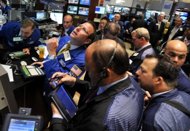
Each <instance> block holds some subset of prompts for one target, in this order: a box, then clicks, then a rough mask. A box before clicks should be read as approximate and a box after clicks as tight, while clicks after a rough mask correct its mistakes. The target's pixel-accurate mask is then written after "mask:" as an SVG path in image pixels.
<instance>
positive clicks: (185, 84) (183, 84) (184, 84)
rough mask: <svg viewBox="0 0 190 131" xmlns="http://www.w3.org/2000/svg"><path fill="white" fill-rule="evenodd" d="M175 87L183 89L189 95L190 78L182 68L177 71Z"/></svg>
mask: <svg viewBox="0 0 190 131" xmlns="http://www.w3.org/2000/svg"><path fill="white" fill-rule="evenodd" d="M177 88H178V90H180V91H185V92H186V93H188V94H189V95H190V79H189V78H188V76H187V75H186V74H185V72H183V70H182V69H181V71H180V72H179V76H178V85H177Z"/></svg>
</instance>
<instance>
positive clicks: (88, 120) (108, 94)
mask: <svg viewBox="0 0 190 131" xmlns="http://www.w3.org/2000/svg"><path fill="white" fill-rule="evenodd" d="M142 111H143V92H142V90H141V89H140V88H139V86H138V85H137V83H136V82H135V81H134V80H132V78H127V79H125V80H123V81H121V82H119V83H117V84H115V85H113V86H111V87H110V88H108V89H107V90H106V91H105V92H103V93H102V94H100V95H97V96H95V97H93V98H92V99H91V100H90V101H89V102H88V103H86V104H84V105H83V106H82V107H81V108H79V110H78V112H77V114H76V116H75V117H74V118H73V119H72V120H71V121H70V122H69V124H67V125H64V124H63V123H62V122H63V120H61V119H53V120H52V124H51V130H53V131H55V130H56V131H59V130H60V131H64V130H70V131H82V130H87V131H105V130H119V131H122V130H125V131H128V130H129V131H131V130H133V131H135V130H138V127H139V123H140V119H141V115H142Z"/></svg>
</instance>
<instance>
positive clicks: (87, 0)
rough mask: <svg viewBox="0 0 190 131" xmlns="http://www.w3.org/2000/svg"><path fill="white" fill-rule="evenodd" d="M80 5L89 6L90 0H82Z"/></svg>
mask: <svg viewBox="0 0 190 131" xmlns="http://www.w3.org/2000/svg"><path fill="white" fill-rule="evenodd" d="M80 5H88V6H90V0H80Z"/></svg>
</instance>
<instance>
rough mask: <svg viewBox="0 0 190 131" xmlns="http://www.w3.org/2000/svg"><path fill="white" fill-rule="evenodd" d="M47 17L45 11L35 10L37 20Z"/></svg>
mask: <svg viewBox="0 0 190 131" xmlns="http://www.w3.org/2000/svg"><path fill="white" fill-rule="evenodd" d="M46 18H47V15H46V12H36V19H37V20H44V19H46Z"/></svg>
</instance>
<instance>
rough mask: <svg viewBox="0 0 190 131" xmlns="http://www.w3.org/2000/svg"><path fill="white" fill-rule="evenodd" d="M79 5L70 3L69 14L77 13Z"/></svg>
mask: <svg viewBox="0 0 190 131" xmlns="http://www.w3.org/2000/svg"><path fill="white" fill-rule="evenodd" d="M77 11H78V6H73V5H69V6H68V8H67V13H69V14H77Z"/></svg>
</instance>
